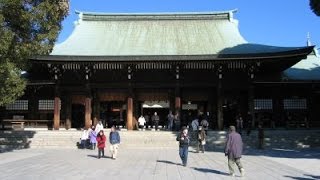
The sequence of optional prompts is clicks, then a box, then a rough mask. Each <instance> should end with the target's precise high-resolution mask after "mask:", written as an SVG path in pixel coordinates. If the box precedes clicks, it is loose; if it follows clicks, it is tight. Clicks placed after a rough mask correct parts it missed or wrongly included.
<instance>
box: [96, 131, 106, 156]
mask: <svg viewBox="0 0 320 180" xmlns="http://www.w3.org/2000/svg"><path fill="white" fill-rule="evenodd" d="M97 143H98V145H97V146H98V158H99V159H100V157H101V154H102V157H104V148H105V146H106V136H105V135H104V133H103V130H100V131H99V134H98V136H97Z"/></svg>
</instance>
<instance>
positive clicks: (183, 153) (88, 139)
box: [80, 112, 264, 176]
mask: <svg viewBox="0 0 320 180" xmlns="http://www.w3.org/2000/svg"><path fill="white" fill-rule="evenodd" d="M147 118H148V117H147ZM167 119H168V124H167V129H168V130H173V127H174V121H175V115H173V114H172V112H169V114H168V116H167ZM148 120H149V119H148ZM148 120H146V117H145V116H142V115H141V116H140V118H139V120H138V125H139V128H145V127H148V126H147V125H146V124H147V122H148ZM151 120H152V121H153V122H154V125H155V129H156V130H157V129H158V127H157V125H158V124H157V122H158V121H159V116H158V115H157V113H156V112H155V113H154V115H153V116H152V117H151ZM235 122H236V123H235V124H236V126H230V127H229V133H228V135H227V140H226V144H225V151H224V153H225V155H226V156H227V159H228V168H229V173H230V175H231V176H235V171H234V166H235V164H236V165H237V167H238V169H239V172H240V174H241V176H243V175H244V168H243V165H242V164H241V161H240V159H241V156H242V149H243V143H242V137H241V133H242V130H243V119H242V117H241V116H238V117H237V118H236V121H235ZM208 128H209V122H208V120H207V118H201V120H199V118H194V119H193V120H192V121H191V123H190V127H187V126H183V127H182V128H181V130H180V132H179V133H178V135H177V138H176V140H177V141H179V156H180V158H181V161H182V165H183V166H187V162H188V152H189V151H188V148H189V146H190V142H191V141H193V142H196V152H198V153H199V152H202V153H205V149H206V148H205V146H206V141H207V140H206V139H207V131H208ZM236 129H237V131H236ZM189 133H190V135H189ZM249 133H250V132H247V134H249ZM108 142H109V146H110V148H109V149H110V153H111V158H112V159H116V158H117V154H118V149H119V144H120V135H119V133H118V132H117V129H116V128H115V126H112V127H111V131H110V134H109V141H108ZM106 143H107V137H106V135H105V134H104V130H103V124H102V122H101V121H99V122H98V124H97V125H96V126H92V127H91V128H90V129H88V130H86V129H84V131H83V133H82V136H81V143H80V145H81V148H90V149H92V150H95V149H96V147H97V149H98V158H99V159H100V158H101V157H104V156H105V152H104V149H105V147H106ZM263 144H264V130H263V128H262V124H259V126H258V148H259V149H263Z"/></svg>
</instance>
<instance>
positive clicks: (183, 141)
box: [177, 127, 190, 166]
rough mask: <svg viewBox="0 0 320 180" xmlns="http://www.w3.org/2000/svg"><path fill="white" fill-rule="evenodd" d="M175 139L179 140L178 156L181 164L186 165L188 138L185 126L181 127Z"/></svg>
mask: <svg viewBox="0 0 320 180" xmlns="http://www.w3.org/2000/svg"><path fill="white" fill-rule="evenodd" d="M177 141H179V156H180V158H181V161H182V165H183V166H187V162H188V148H189V144H190V138H189V136H188V129H187V128H186V127H183V128H182V131H181V132H180V133H179V134H178V136H177Z"/></svg>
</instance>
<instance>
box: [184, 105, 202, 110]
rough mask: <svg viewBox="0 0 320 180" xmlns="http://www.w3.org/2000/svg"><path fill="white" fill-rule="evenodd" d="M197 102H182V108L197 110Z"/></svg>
mask: <svg viewBox="0 0 320 180" xmlns="http://www.w3.org/2000/svg"><path fill="white" fill-rule="evenodd" d="M197 109H198V105H197V104H182V110H197Z"/></svg>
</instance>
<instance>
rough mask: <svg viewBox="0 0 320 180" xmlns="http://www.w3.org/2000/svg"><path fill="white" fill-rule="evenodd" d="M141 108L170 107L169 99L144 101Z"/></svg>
mask: <svg viewBox="0 0 320 180" xmlns="http://www.w3.org/2000/svg"><path fill="white" fill-rule="evenodd" d="M142 107H143V108H170V103H169V101H145V102H143V104H142Z"/></svg>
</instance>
